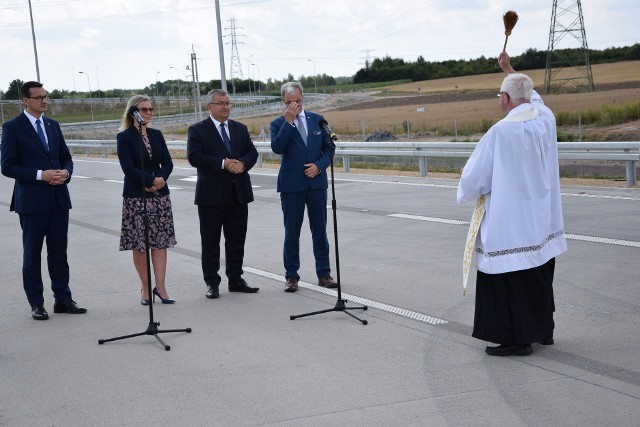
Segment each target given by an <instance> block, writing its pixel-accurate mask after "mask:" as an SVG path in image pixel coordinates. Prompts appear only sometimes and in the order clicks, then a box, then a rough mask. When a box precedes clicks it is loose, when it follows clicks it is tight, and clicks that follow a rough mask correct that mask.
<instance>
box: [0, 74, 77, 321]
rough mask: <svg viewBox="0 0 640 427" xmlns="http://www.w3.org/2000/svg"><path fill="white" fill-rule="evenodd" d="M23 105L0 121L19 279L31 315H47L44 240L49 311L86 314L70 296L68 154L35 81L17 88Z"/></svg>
mask: <svg viewBox="0 0 640 427" xmlns="http://www.w3.org/2000/svg"><path fill="white" fill-rule="evenodd" d="M20 94H21V95H22V103H23V104H24V106H25V107H26V108H25V110H24V112H23V113H21V114H20V115H18V117H16V118H14V119H12V120H9V121H8V122H6V123H4V124H3V125H2V145H1V146H0V154H1V161H2V163H1V164H2V174H3V175H5V176H8V177H9V178H13V179H15V184H14V187H13V195H12V197H11V207H10V210H11V211H15V212H16V213H18V215H19V216H20V226H21V227H22V245H23V259H22V281H23V285H24V290H25V293H26V294H27V299H28V300H29V304H30V305H31V315H32V317H33V318H34V319H36V320H46V319H48V318H49V314H48V313H47V310H46V309H45V308H44V296H43V293H44V285H43V283H42V273H41V269H40V256H41V253H42V244H43V242H44V239H45V238H46V240H47V265H48V268H49V277H50V278H51V290H52V291H53V296H54V298H55V303H54V305H53V312H54V313H71V314H79V313H86V312H87V310H86V309H85V308H82V307H78V305H77V304H76V303H75V302H74V301H73V299H72V298H71V290H70V289H69V264H68V263H67V232H68V229H69V209H71V199H70V197H69V190H68V188H67V184H68V183H69V181H70V180H71V174H72V173H73V161H72V160H71V153H69V149H68V148H67V144H66V143H65V141H64V137H63V136H62V131H61V130H60V125H59V124H58V122H56V121H55V120H51V119H50V118H48V117H44V115H43V113H44V112H45V111H47V106H48V103H49V98H48V96H47V92H46V91H45V90H44V88H43V87H42V84H41V83H39V82H33V81H30V82H26V83H24V84H23V85H22V87H21V88H20Z"/></svg>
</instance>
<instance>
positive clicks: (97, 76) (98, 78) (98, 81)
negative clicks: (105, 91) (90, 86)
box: [96, 67, 100, 99]
mask: <svg viewBox="0 0 640 427" xmlns="http://www.w3.org/2000/svg"><path fill="white" fill-rule="evenodd" d="M99 68H100V67H96V82H97V84H98V99H100V76H99V75H98V69H99Z"/></svg>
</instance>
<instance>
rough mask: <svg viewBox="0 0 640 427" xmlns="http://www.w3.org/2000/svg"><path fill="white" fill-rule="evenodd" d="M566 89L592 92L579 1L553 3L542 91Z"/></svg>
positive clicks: (557, 0) (587, 48)
mask: <svg viewBox="0 0 640 427" xmlns="http://www.w3.org/2000/svg"><path fill="white" fill-rule="evenodd" d="M567 36H570V37H567ZM576 41H577V45H578V48H577V49H576V44H575V42H576ZM571 42H574V43H571ZM565 86H568V87H570V88H571V90H574V91H579V92H593V91H594V90H595V89H594V86H593V75H592V74H591V63H590V61H589V47H588V46H587V36H586V33H585V30H584V20H583V18H582V5H581V4H580V0H553V11H552V12H551V27H550V29H549V46H548V48H547V65H546V67H545V72H544V91H545V93H549V92H552V91H554V90H559V89H561V88H563V87H565Z"/></svg>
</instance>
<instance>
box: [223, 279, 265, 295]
mask: <svg viewBox="0 0 640 427" xmlns="http://www.w3.org/2000/svg"><path fill="white" fill-rule="evenodd" d="M259 290H260V288H252V287H251V286H249V285H247V282H246V280H244V279H240V280H239V281H237V282H235V283H233V284H231V283H229V292H244V293H245V294H253V293H255V292H258V291H259Z"/></svg>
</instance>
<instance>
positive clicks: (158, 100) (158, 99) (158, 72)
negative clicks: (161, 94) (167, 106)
mask: <svg viewBox="0 0 640 427" xmlns="http://www.w3.org/2000/svg"><path fill="white" fill-rule="evenodd" d="M158 74H160V71H156V103H157V104H158V118H160V117H161V116H160V98H158V83H159V81H158Z"/></svg>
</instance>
